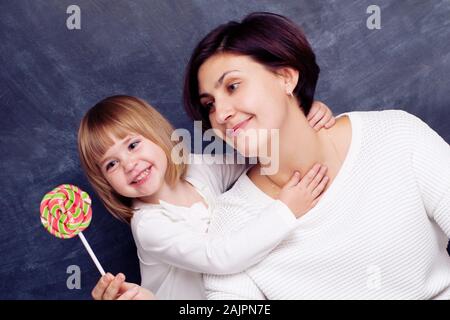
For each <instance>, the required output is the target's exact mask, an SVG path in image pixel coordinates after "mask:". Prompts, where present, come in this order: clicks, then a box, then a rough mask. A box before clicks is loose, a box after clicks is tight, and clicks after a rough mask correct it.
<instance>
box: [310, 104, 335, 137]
mask: <svg viewBox="0 0 450 320" xmlns="http://www.w3.org/2000/svg"><path fill="white" fill-rule="evenodd" d="M306 120H308V122H309V125H310V126H311V127H313V128H314V130H316V131H319V130H320V129H322V128H323V127H325V128H326V129H328V128H331V127H332V126H334V124H335V123H336V119H335V118H334V117H333V113H332V112H331V110H330V108H328V107H327V106H326V105H325V104H324V103H322V102H320V101H314V102H313V104H312V106H311V109H310V110H309V113H308V116H307V117H306Z"/></svg>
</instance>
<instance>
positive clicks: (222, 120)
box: [198, 53, 295, 157]
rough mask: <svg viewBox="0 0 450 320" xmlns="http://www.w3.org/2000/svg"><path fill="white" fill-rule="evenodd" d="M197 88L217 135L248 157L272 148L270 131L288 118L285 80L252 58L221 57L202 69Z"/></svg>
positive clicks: (217, 56)
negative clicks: (269, 147)
mask: <svg viewBox="0 0 450 320" xmlns="http://www.w3.org/2000/svg"><path fill="white" fill-rule="evenodd" d="M198 84H199V96H200V103H201V104H202V106H203V107H205V108H207V109H208V110H209V119H210V122H211V125H212V127H213V129H214V130H215V132H216V134H218V135H219V136H220V137H221V138H222V139H224V140H225V141H226V142H227V143H229V144H230V145H232V146H233V147H234V148H235V149H237V150H238V151H239V152H240V153H241V154H242V155H244V156H246V157H256V156H258V155H259V152H260V150H263V149H262V148H267V147H268V146H269V144H270V132H269V133H268V134H266V133H267V132H268V131H267V130H271V129H279V128H280V127H281V125H282V123H283V122H284V120H285V117H286V115H287V112H286V108H287V107H288V101H289V97H288V95H287V91H286V90H287V84H286V78H285V77H283V76H281V75H280V74H278V73H275V72H272V71H271V70H268V68H266V67H265V66H264V65H262V64H260V63H258V62H256V61H255V60H253V59H252V58H251V57H249V56H245V55H237V54H231V53H219V54H215V55H213V56H211V57H210V58H209V59H207V60H206V61H205V62H204V63H203V64H202V65H201V67H200V69H199V72H198ZM294 87H295V86H294ZM292 89H293V88H292ZM288 90H290V89H288ZM291 91H292V90H291ZM291 91H289V92H291ZM264 132H266V133H264ZM255 136H257V137H258V138H257V141H255V138H254V137H255ZM264 150H267V149H264Z"/></svg>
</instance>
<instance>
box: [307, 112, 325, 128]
mask: <svg viewBox="0 0 450 320" xmlns="http://www.w3.org/2000/svg"><path fill="white" fill-rule="evenodd" d="M324 115H325V110H323V109H320V110H319V111H317V113H316V114H315V115H314V117H312V118H311V120H309V121H308V122H309V125H310V126H311V127H313V128H314V127H315V125H316V124H317V123H318V122H319V121H320V120H321V119H322V118H323V116H324Z"/></svg>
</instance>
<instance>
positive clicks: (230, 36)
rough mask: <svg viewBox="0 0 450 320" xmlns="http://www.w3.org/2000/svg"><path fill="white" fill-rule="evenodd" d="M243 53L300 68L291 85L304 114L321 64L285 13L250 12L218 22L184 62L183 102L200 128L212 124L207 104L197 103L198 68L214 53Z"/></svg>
mask: <svg viewBox="0 0 450 320" xmlns="http://www.w3.org/2000/svg"><path fill="white" fill-rule="evenodd" d="M225 52H226V53H236V54H241V55H246V56H249V57H251V58H252V59H254V60H255V61H257V62H259V63H261V64H263V65H265V66H266V67H267V68H268V69H269V70H276V69H277V68H280V67H291V68H293V69H296V70H298V71H299V80H298V84H297V86H296V87H295V89H294V92H293V94H294V96H295V97H297V99H298V101H299V103H300V106H301V108H302V109H303V112H304V114H305V115H306V114H308V112H309V109H310V108H311V104H312V102H313V100H314V91H315V89H316V84H317V79H318V77H319V72H320V68H319V66H318V65H317V63H316V57H315V55H314V52H313V51H312V49H311V46H310V45H309V43H308V40H307V39H306V37H305V35H304V34H303V32H302V31H301V30H300V28H299V27H298V26H297V25H295V24H294V23H293V22H292V21H290V20H289V19H287V18H286V17H283V16H280V15H278V14H274V13H267V12H255V13H251V14H249V15H248V16H246V17H245V18H244V20H242V22H240V23H239V22H235V21H230V22H228V23H225V24H222V25H220V26H218V27H217V28H216V29H214V30H212V31H211V32H210V33H209V34H208V35H206V37H205V38H203V40H201V41H200V43H199V44H198V45H197V47H196V48H195V49H194V52H193V53H192V56H191V59H190V61H189V63H188V65H187V68H186V73H185V79H184V93H183V96H184V97H183V100H184V106H185V108H186V111H187V113H188V115H189V116H190V117H191V118H192V119H193V120H202V123H203V129H204V130H206V129H208V128H211V123H210V121H209V115H208V110H207V108H205V107H203V106H202V105H201V104H200V99H199V92H198V91H199V90H198V70H199V69H200V67H201V65H202V64H203V63H204V62H205V61H206V60H207V59H208V58H210V57H211V56H213V55H215V54H217V53H225Z"/></svg>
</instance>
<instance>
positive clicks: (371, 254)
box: [205, 110, 450, 299]
mask: <svg viewBox="0 0 450 320" xmlns="http://www.w3.org/2000/svg"><path fill="white" fill-rule="evenodd" d="M348 116H349V119H350V122H351V128H352V138H351V143H350V147H349V151H348V153H347V156H346V158H345V160H344V163H343V165H342V167H341V169H340V171H339V172H338V174H337V176H336V178H335V180H334V181H333V182H332V184H331V185H330V186H329V188H328V190H326V192H325V193H324V194H323V196H322V198H321V200H320V201H319V202H318V204H317V205H316V206H315V207H314V208H313V209H312V210H310V211H309V212H308V213H307V214H306V215H304V216H302V217H301V218H299V219H298V220H297V222H296V223H297V227H296V229H295V230H294V231H293V232H291V233H290V235H289V236H288V237H287V238H286V239H285V240H283V241H282V242H281V243H280V245H279V246H278V247H277V248H275V249H274V250H273V251H272V252H271V253H270V254H269V255H267V256H266V257H265V258H264V259H263V260H262V261H261V262H259V263H258V264H256V265H254V266H252V267H250V268H248V269H247V270H246V271H245V272H241V273H237V274H233V275H225V276H219V275H205V286H206V292H207V297H208V298H209V299H265V298H266V299H450V257H449V255H448V253H447V251H446V247H447V242H448V239H449V237H450V146H449V145H448V143H446V142H445V141H444V140H443V139H442V138H441V137H440V136H439V135H438V134H437V133H436V132H435V131H433V130H432V129H430V128H429V127H428V126H427V125H426V124H425V123H424V122H422V121H421V120H420V119H418V118H417V117H415V116H413V115H411V114H408V113H406V112H404V111H392V110H389V111H378V112H376V111H374V112H351V113H348ZM293 147H294V146H293ZM271 201H272V199H271V198H270V197H269V196H267V195H266V194H265V193H264V192H262V191H261V190H260V189H259V188H258V187H256V185H254V184H253V183H252V181H251V180H250V179H249V178H248V176H247V175H246V174H243V175H242V176H241V177H240V178H239V179H238V181H237V182H236V184H235V185H234V186H233V188H231V189H230V190H229V191H228V192H226V193H225V194H223V195H222V196H221V197H220V198H219V199H218V201H217V204H218V206H217V207H216V214H217V215H215V216H214V217H213V219H212V222H211V226H210V233H219V234H222V235H226V234H229V233H232V232H234V230H237V229H239V228H240V227H241V226H242V225H245V224H246V223H247V222H248V221H249V220H250V219H252V218H253V217H254V215H255V214H256V213H257V212H258V211H259V210H261V208H262V207H264V206H265V205H267V204H268V203H270V202H271Z"/></svg>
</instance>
